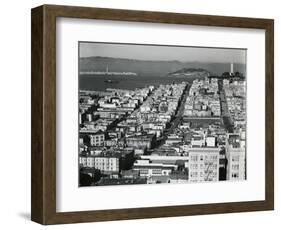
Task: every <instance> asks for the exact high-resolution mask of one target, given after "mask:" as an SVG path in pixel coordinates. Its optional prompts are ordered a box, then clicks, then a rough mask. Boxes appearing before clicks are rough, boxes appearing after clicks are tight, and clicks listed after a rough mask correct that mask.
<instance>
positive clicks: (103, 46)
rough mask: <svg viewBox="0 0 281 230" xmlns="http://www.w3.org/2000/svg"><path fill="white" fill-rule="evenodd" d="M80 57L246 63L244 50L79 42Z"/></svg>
mask: <svg viewBox="0 0 281 230" xmlns="http://www.w3.org/2000/svg"><path fill="white" fill-rule="evenodd" d="M79 51H80V53H79V55H80V57H82V58H83V57H92V56H102V57H112V58H127V59H136V60H151V61H171V60H176V61H180V62H209V63H210V62H213V63H215V62H218V63H243V64H245V63H246V50H245V49H232V48H209V47H186V46H185V47H183V46H162V45H161V46H160V45H135V44H133V45H132V44H113V43H94V42H81V43H80V49H79Z"/></svg>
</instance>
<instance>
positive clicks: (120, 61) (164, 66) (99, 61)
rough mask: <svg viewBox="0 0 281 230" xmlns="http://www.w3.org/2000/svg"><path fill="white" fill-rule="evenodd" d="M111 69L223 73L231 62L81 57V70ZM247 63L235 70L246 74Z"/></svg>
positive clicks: (151, 73) (159, 73)
mask: <svg viewBox="0 0 281 230" xmlns="http://www.w3.org/2000/svg"><path fill="white" fill-rule="evenodd" d="M107 66H108V68H109V71H116V72H135V73H138V75H140V76H141V75H146V76H147V75H148V76H167V75H168V74H171V73H176V72H177V71H184V70H188V69H189V70H190V71H192V69H193V70H196V71H199V70H202V71H203V70H204V71H207V72H209V73H211V74H217V75H221V74H222V73H223V72H229V70H230V63H205V62H181V61H176V60H172V61H154V60H136V59H127V58H112V57H101V56H93V57H82V58H80V59H79V71H80V72H83V71H105V70H106V68H107ZM245 69H246V65H245V64H240V63H234V70H235V71H239V72H241V73H243V74H245Z"/></svg>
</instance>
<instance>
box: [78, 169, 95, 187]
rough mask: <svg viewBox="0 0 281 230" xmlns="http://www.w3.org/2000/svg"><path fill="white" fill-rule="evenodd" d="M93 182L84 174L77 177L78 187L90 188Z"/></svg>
mask: <svg viewBox="0 0 281 230" xmlns="http://www.w3.org/2000/svg"><path fill="white" fill-rule="evenodd" d="M92 182H93V178H92V177H91V176H90V175H88V174H85V173H81V172H80V175H79V184H80V186H90V185H91V184H92Z"/></svg>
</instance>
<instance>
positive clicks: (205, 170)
mask: <svg viewBox="0 0 281 230" xmlns="http://www.w3.org/2000/svg"><path fill="white" fill-rule="evenodd" d="M219 152H220V149H219V148H217V147H201V148H191V149H190V150H189V171H188V175H189V177H188V178H189V181H190V182H202V181H218V180H219Z"/></svg>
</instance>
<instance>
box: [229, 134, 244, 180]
mask: <svg viewBox="0 0 281 230" xmlns="http://www.w3.org/2000/svg"><path fill="white" fill-rule="evenodd" d="M226 158H227V162H228V163H227V173H226V179H227V180H232V181H233V180H245V179H246V149H245V145H244V144H243V141H242V142H241V140H240V135H236V134H228V142H227V145H226Z"/></svg>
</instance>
